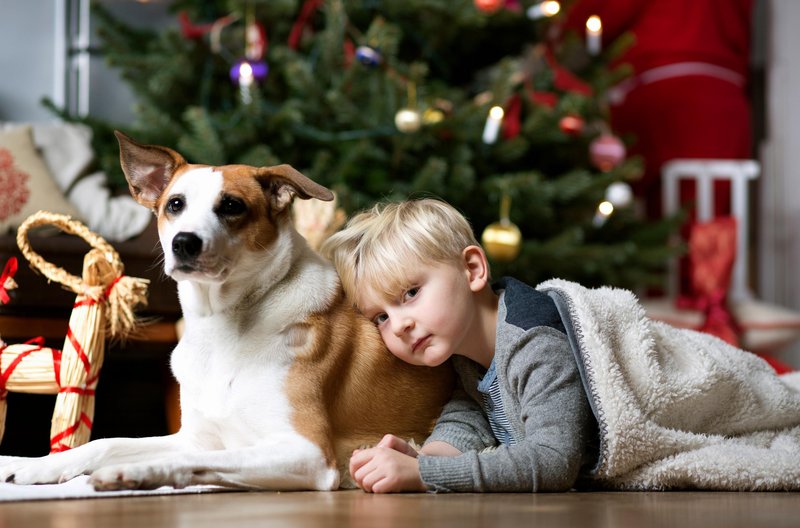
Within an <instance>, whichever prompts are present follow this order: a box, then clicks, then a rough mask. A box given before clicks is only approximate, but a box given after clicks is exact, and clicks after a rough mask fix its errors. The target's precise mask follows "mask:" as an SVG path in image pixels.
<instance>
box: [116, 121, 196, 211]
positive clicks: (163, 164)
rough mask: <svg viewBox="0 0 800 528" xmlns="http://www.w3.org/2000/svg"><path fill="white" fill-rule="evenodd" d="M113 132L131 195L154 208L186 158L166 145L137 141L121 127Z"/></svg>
mask: <svg viewBox="0 0 800 528" xmlns="http://www.w3.org/2000/svg"><path fill="white" fill-rule="evenodd" d="M114 135H115V136H117V141H119V161H120V164H121V165H122V172H124V173H125V178H126V179H127V180H128V187H129V188H130V190H131V195H133V198H134V199H135V200H136V201H137V202H139V203H140V204H142V205H143V206H145V207H147V208H149V209H152V210H155V207H156V202H157V201H158V197H159V196H161V193H162V192H164V189H165V188H166V186H167V184H168V183H169V181H170V180H171V179H172V175H173V174H175V170H176V169H177V168H178V167H180V166H181V165H184V164H186V160H185V159H183V156H181V155H180V154H178V153H177V152H175V151H174V150H172V149H169V148H167V147H160V146H158V145H142V144H140V143H137V142H136V141H134V140H132V139H131V138H129V137H128V136H126V135H125V134H123V133H122V132H120V131H119V130H115V131H114Z"/></svg>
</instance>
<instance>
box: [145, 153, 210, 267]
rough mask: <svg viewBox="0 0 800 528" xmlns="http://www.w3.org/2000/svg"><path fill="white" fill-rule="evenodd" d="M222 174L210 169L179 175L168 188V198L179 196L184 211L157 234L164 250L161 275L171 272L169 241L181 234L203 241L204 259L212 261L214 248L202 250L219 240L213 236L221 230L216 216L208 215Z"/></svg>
mask: <svg viewBox="0 0 800 528" xmlns="http://www.w3.org/2000/svg"><path fill="white" fill-rule="evenodd" d="M222 180H223V178H222V173H221V172H217V171H214V170H213V169H212V168H211V167H199V168H195V169H191V170H189V171H187V172H185V173H184V174H183V175H181V177H180V178H178V179H177V180H176V181H175V184H174V185H173V186H172V187H171V188H170V191H169V193H170V194H169V196H177V195H182V196H183V198H184V209H183V210H182V211H181V212H180V213H179V214H177V215H175V216H174V217H172V219H171V220H170V221H169V222H167V223H166V225H165V226H164V228H163V230H162V231H161V232H160V233H159V238H160V239H161V246H162V247H163V248H164V271H165V272H166V273H167V274H171V273H172V271H173V269H174V268H175V265H176V262H175V256H174V255H173V254H172V251H171V250H170V249H169V248H171V247H172V239H173V238H174V237H175V235H177V234H178V233H181V232H190V233H194V234H196V235H197V236H199V237H200V238H201V239H202V240H203V244H204V247H203V254H204V257H205V258H214V257H215V256H216V252H217V251H218V249H217V248H214V247H205V246H206V244H208V243H209V241H214V240H219V239H220V238H221V237H218V236H214V235H215V234H217V233H218V231H219V230H220V229H221V227H220V225H219V221H218V220H217V218H216V216H215V215H213V214H209V211H212V210H213V209H214V204H215V203H216V201H217V199H218V198H219V195H220V193H221V192H222V183H223V181H222Z"/></svg>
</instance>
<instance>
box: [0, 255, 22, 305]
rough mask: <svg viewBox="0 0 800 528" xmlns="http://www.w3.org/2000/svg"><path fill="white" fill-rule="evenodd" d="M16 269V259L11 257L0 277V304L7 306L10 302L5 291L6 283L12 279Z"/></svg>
mask: <svg viewBox="0 0 800 528" xmlns="http://www.w3.org/2000/svg"><path fill="white" fill-rule="evenodd" d="M18 267H19V266H18V264H17V257H11V258H10V259H8V262H6V267H5V268H3V274H2V275H0V304H8V303H9V302H10V301H11V298H10V297H9V296H8V291H6V283H7V282H8V281H9V279H12V278H13V277H14V274H15V273H16V272H17V268H18Z"/></svg>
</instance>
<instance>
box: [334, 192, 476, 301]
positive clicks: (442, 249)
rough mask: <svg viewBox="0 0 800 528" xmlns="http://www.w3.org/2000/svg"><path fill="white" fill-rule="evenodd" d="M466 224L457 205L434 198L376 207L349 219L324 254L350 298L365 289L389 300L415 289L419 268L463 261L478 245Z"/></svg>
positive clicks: (354, 297) (384, 204)
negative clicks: (411, 277) (412, 279)
mask: <svg viewBox="0 0 800 528" xmlns="http://www.w3.org/2000/svg"><path fill="white" fill-rule="evenodd" d="M478 245H479V244H478V242H477V240H476V239H475V235H474V233H473V232H472V228H471V227H470V225H469V222H467V219H466V218H464V216H463V215H462V214H461V213H459V212H458V211H457V210H456V209H455V208H454V207H453V206H451V205H449V204H447V203H445V202H442V201H440V200H434V199H430V198H426V199H421V200H409V201H404V202H389V203H381V204H377V205H375V206H374V207H372V208H371V209H369V210H367V211H364V212H361V213H359V214H357V215H355V216H354V217H353V218H351V219H350V220H349V221H348V222H347V225H346V226H345V227H344V229H342V230H341V231H339V232H338V233H336V234H334V235H332V236H331V237H330V238H328V240H326V241H325V243H324V244H323V245H322V248H321V249H320V251H321V253H322V254H323V256H325V257H326V258H328V259H329V260H331V261H332V262H333V264H334V266H336V270H337V271H338V272H339V276H340V277H341V280H342V286H343V287H344V290H345V293H346V294H347V296H348V297H350V299H352V300H353V301H356V300H357V299H358V296H357V289H358V288H363V287H364V286H367V287H369V288H372V289H373V290H374V292H375V293H378V294H382V295H384V296H386V297H391V296H393V295H397V293H398V292H401V291H403V290H405V289H406V288H408V287H410V286H412V285H411V284H409V283H408V282H409V280H408V277H409V275H411V274H412V273H413V272H414V270H415V269H416V268H418V267H419V266H424V265H430V264H440V263H446V262H453V263H457V262H460V261H461V258H462V252H463V251H464V249H465V248H466V247H468V246H478Z"/></svg>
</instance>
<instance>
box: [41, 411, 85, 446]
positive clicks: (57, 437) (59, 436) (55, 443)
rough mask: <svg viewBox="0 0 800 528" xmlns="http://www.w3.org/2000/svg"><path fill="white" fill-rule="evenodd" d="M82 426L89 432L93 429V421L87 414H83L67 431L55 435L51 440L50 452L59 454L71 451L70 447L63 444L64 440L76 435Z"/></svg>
mask: <svg viewBox="0 0 800 528" xmlns="http://www.w3.org/2000/svg"><path fill="white" fill-rule="evenodd" d="M81 424H83V425H85V426H86V427H88V428H89V430H91V429H92V420H90V419H89V417H88V416H87V415H86V413H81V415H80V417H79V418H78V420H77V421H76V422H75V423H74V424H72V425H70V426H69V427H67V428H66V429H64V430H63V431H61V432H60V433H58V434H57V435H55V436H54V437H52V438H51V439H50V452H51V453H58V452H60V451H67V450H69V449H70V447H69V446H68V445H65V444H62V443H61V441H62V440H63V439H64V438H66V437H68V436H71V435H72V434H74V433H75V431H77V430H78V427H80V426H81Z"/></svg>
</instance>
